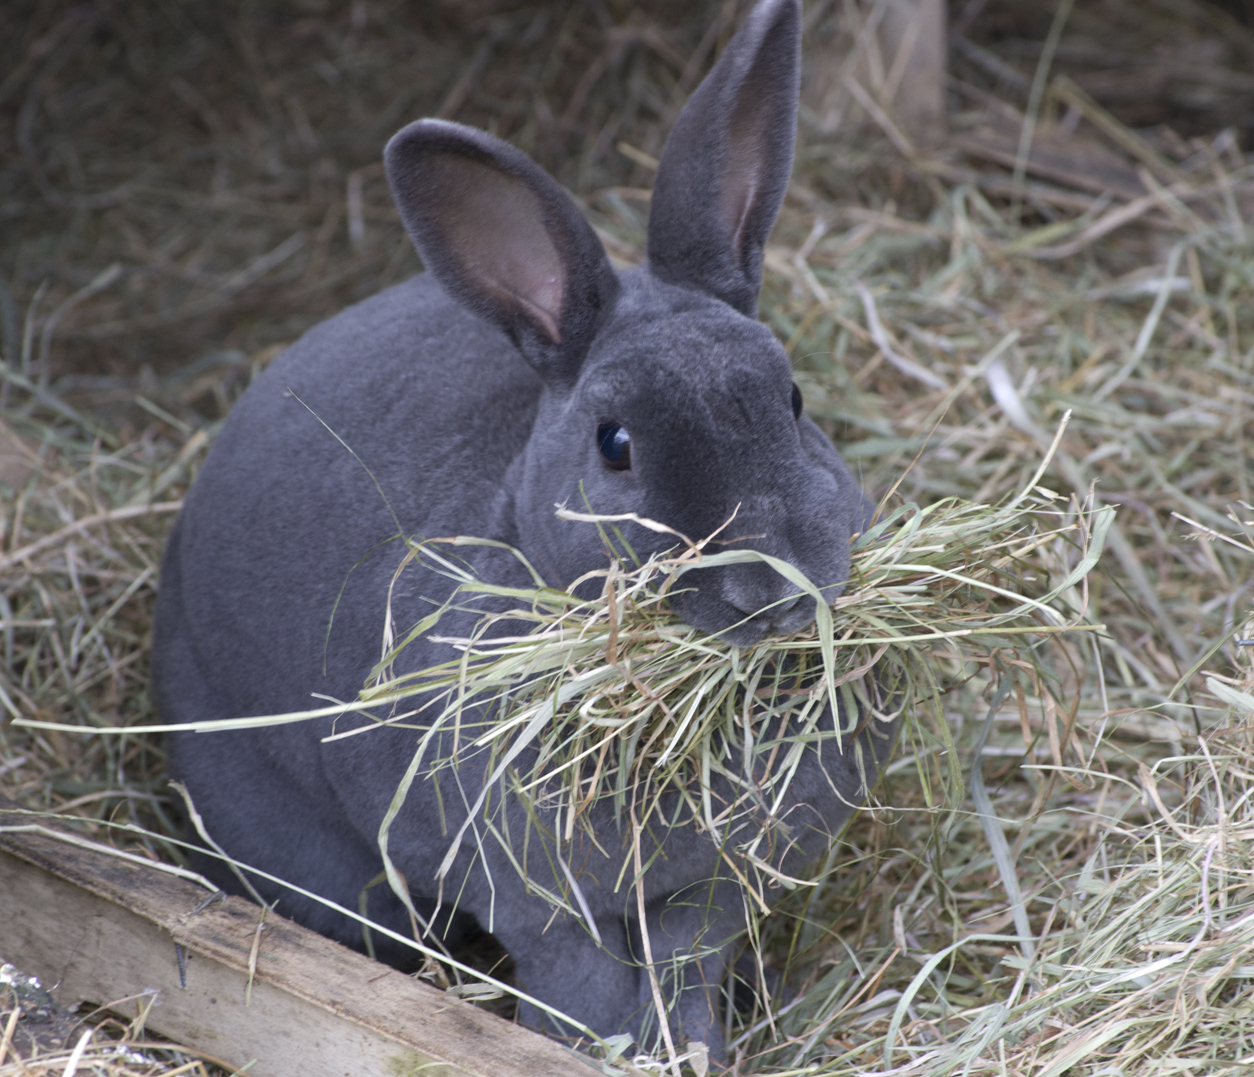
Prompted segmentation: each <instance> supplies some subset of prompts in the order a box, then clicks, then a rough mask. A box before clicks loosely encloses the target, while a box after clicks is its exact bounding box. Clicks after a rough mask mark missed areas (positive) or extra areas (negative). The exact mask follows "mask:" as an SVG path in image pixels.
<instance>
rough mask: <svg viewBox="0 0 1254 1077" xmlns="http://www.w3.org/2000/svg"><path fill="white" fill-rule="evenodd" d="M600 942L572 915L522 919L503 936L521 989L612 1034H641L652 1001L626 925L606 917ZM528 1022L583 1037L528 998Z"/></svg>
mask: <svg viewBox="0 0 1254 1077" xmlns="http://www.w3.org/2000/svg"><path fill="white" fill-rule="evenodd" d="M597 927H598V931H599V933H600V935H601V941H600V942H599V943H598V942H597V940H596V939H595V938H593V936H592V934H591V933H590V932H589V930H588V927H587V925H586V923H585V922H584V921H583V920H581V919H578V918H576V917H574V916H572V915H570V914H569V913H562V914H559V915H558V916H557V918H556V919H554V920H553V921H552V922H551V923H549V924H548V926H547V927H546V926H545V925H544V924H543V923H540V922H533V923H519V924H517V925H510V926H509V927H507V928H505V929H504V930H502V929H501V927H500V926H499V925H498V929H497V936H498V938H500V940H501V942H502V944H503V945H504V946H505V948H506V949H507V950H508V951H509V954H510V956H511V957H512V958H513V959H514V978H515V981H516V982H517V984H518V987H519V988H520V990H522V991H524V992H526V993H527V994H528V995H531V996H532V997H534V998H537V999H541V1000H543V1001H544V1002H546V1003H547V1004H548V1005H550V1006H552V1007H554V1008H555V1009H557V1010H560V1011H561V1012H562V1013H564V1014H566V1015H567V1016H568V1017H571V1018H572V1019H574V1020H575V1021H578V1022H580V1023H581V1024H583V1025H585V1026H586V1027H588V1028H590V1029H591V1030H592V1031H593V1032H595V1033H596V1034H597V1035H599V1036H601V1037H604V1038H608V1037H610V1036H615V1035H618V1034H620V1033H624V1032H625V1033H628V1034H629V1035H631V1036H633V1037H636V1036H637V1034H638V1031H639V1027H640V1021H641V1016H642V1014H641V1012H640V1011H641V1006H642V1005H643V1004H646V1003H647V1005H649V1006H650V1007H651V1006H652V1002H651V1001H650V1000H649V999H648V996H649V991H648V987H647V984H646V985H645V986H644V987H643V988H642V986H641V984H642V981H644V980H645V976H644V970H643V969H642V968H641V967H640V964H639V963H638V962H637V960H636V958H635V957H634V956H633V955H632V953H631V949H630V947H629V945H628V939H627V929H626V924H625V923H624V922H623V921H621V920H618V921H615V920H613V919H609V918H604V917H603V918H602V919H601V920H600V922H599V923H598V925H597ZM518 1019H519V1021H520V1022H521V1023H522V1024H524V1025H529V1026H530V1027H532V1028H537V1029H540V1030H541V1031H544V1032H547V1033H549V1034H550V1035H561V1036H570V1037H572V1038H578V1037H580V1036H581V1035H582V1033H580V1032H579V1031H578V1029H576V1028H574V1027H572V1026H570V1025H568V1024H566V1023H565V1022H563V1021H560V1020H559V1019H558V1018H556V1017H555V1016H553V1015H552V1014H550V1013H548V1012H546V1011H544V1010H541V1009H540V1008H539V1007H537V1006H535V1005H534V1004H532V1003H530V1002H527V1001H525V1000H523V1001H521V1002H520V1004H519V1007H518Z"/></svg>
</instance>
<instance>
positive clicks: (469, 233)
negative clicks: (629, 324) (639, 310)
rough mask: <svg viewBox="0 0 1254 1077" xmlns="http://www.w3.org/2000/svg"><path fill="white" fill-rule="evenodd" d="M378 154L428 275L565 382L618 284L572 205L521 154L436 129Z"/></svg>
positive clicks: (408, 134) (402, 136) (464, 132)
mask: <svg viewBox="0 0 1254 1077" xmlns="http://www.w3.org/2000/svg"><path fill="white" fill-rule="evenodd" d="M383 156H384V161H385V163H386V165H387V175H388V183H389V184H390V185H391V188H392V197H393V198H394V199H395V200H396V205H397V208H398V209H399V210H400V213H401V220H402V221H404V223H405V228H406V229H407V230H408V232H409V235H410V237H411V238H412V239H413V241H414V246H416V247H417V248H418V253H419V254H420V255H422V260H423V262H424V264H425V265H426V267H427V268H428V269H429V270H430V271H431V272H432V273H434V274H435V276H436V277H437V278H438V279H439V281H440V283H441V284H443V285H444V287H445V288H446V289H447V290H448V292H449V293H450V294H451V295H452V296H453V297H454V298H455V299H457V300H458V301H459V302H460V303H461V304H462V305H463V306H465V307H467V308H468V309H470V310H471V311H473V312H474V313H475V314H478V315H480V316H481V317H483V318H486V319H487V320H489V321H491V322H493V323H494V324H496V325H497V326H499V327H500V328H501V329H503V330H505V332H506V333H508V334H509V335H510V336H511V337H512V338H513V340H514V341H515V343H517V344H518V346H519V348H520V349H521V350H522V352H523V354H524V355H525V356H526V358H527V359H528V361H530V362H531V363H532V364H533V365H534V366H535V367H536V368H537V369H538V370H539V371H540V373H541V374H542V375H544V376H545V377H546V378H555V379H556V380H558V381H561V382H570V381H573V380H574V378H575V377H576V376H577V375H578V371H579V364H580V363H581V362H582V360H583V356H584V353H585V352H586V351H587V348H588V345H589V344H590V343H591V340H592V337H593V335H594V334H595V333H596V331H597V328H598V327H599V326H600V325H601V322H602V320H603V319H604V317H605V315H606V314H607V313H608V311H609V310H610V308H612V306H613V304H614V299H615V297H616V296H617V294H618V278H617V277H616V276H615V274H614V270H613V269H612V268H611V267H610V263H609V260H608V259H607V258H606V256H605V249H604V248H603V247H602V246H601V242H600V240H598V239H597V236H596V233H595V232H593V231H592V228H591V227H590V226H589V225H588V222H587V221H585V220H584V219H583V217H582V216H581V215H580V213H579V210H578V208H577V207H576V206H575V203H574V202H573V201H572V200H571V198H570V196H569V195H568V194H567V193H566V192H565V191H563V190H562V188H561V187H559V186H558V184H557V183H556V182H555V181H554V180H553V179H552V178H551V177H550V176H549V175H548V174H547V173H545V172H544V171H543V170H542V169H541V168H540V167H539V166H538V165H536V164H535V162H533V161H532V160H531V159H530V158H529V157H528V156H527V155H526V154H525V153H523V152H521V151H520V150H517V149H515V148H514V147H513V146H510V145H509V144H508V143H505V142H502V141H501V140H500V139H499V138H494V137H493V136H492V135H489V134H486V133H485V132H483V131H476V130H474V129H472V128H469V127H462V126H461V125H460V124H455V123H447V122H445V121H443V120H419V121H418V122H417V123H411V124H410V125H409V126H408V127H406V128H404V129H403V130H401V131H399V132H398V133H397V134H396V135H394V136H393V138H392V140H391V141H390V142H389V143H388V145H387V149H386V150H385V151H384V154H383Z"/></svg>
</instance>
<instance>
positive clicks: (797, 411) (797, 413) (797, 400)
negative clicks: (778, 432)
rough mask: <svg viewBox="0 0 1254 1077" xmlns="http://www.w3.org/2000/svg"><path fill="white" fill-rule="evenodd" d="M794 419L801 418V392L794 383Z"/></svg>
mask: <svg viewBox="0 0 1254 1077" xmlns="http://www.w3.org/2000/svg"><path fill="white" fill-rule="evenodd" d="M792 417H793V418H794V419H800V418H801V390H800V389H798V388H797V383H796V382H793V383H792Z"/></svg>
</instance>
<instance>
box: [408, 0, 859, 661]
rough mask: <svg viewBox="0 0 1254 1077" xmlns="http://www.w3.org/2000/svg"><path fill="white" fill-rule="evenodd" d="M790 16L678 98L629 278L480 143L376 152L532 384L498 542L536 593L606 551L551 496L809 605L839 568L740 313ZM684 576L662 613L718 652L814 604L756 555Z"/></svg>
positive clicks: (819, 455) (770, 205)
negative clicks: (704, 556) (685, 547)
mask: <svg viewBox="0 0 1254 1077" xmlns="http://www.w3.org/2000/svg"><path fill="white" fill-rule="evenodd" d="M800 12H801V6H800V4H799V3H798V2H797V0H764V2H763V3H761V4H759V6H758V7H757V8H756V9H755V10H754V11H753V12H752V14H751V15H750V16H749V18H748V20H747V22H746V24H745V25H744V26H743V27H742V28H741V30H740V31H739V33H738V34H737V35H736V36H735V37H734V38H733V40H732V41H731V43H730V44H729V45H728V47H727V48H726V50H725V51H724V53H723V55H722V56H721V57H720V59H719V61H718V63H717V64H716V65H715V67H714V69H713V71H712V72H711V73H710V75H709V76H708V77H707V78H706V80H705V81H704V82H703V83H702V85H701V86H700V87H699V89H698V90H697V91H696V93H694V94H693V96H692V98H691V100H690V101H689V102H688V104H687V106H686V107H685V108H684V110H683V112H682V113H681V115H680V117H679V119H678V121H677V123H676V125H675V127H674V129H673V131H672V133H671V135H670V138H669V140H668V141H667V143H666V147H665V150H664V152H663V154H662V157H661V161H660V164H659V167H658V172H657V178H656V183H655V186H654V190H653V196H652V204H651V208H650V219H649V232H648V261H647V264H646V265H645V266H643V267H640V268H637V269H633V270H630V271H627V272H624V273H621V274H618V273H616V272H615V271H614V269H613V268H612V267H611V266H610V264H609V261H608V259H607V257H606V254H605V251H604V249H603V247H602V245H601V243H600V241H599V239H598V238H597V236H596V233H595V232H594V231H593V229H592V228H591V227H590V226H589V225H588V223H587V222H586V221H585V220H584V218H583V217H582V216H581V214H580V212H579V210H578V208H577V207H576V205H575V203H574V201H573V200H572V199H571V198H570V196H569V195H567V194H566V192H565V191H563V190H562V189H561V187H559V186H558V184H557V183H556V182H555V181H554V180H552V179H551V178H550V177H549V176H548V175H547V174H546V173H544V172H543V171H542V170H541V169H540V168H539V167H537V166H536V165H535V164H534V163H533V162H532V161H531V160H530V159H529V158H528V157H527V156H526V155H525V154H523V153H521V152H520V151H518V150H517V149H514V148H513V147H511V146H509V145H507V144H506V143H504V142H502V141H500V140H499V139H496V138H494V137H492V136H490V135H487V134H485V133H483V132H480V131H475V130H472V129H470V128H466V127H462V126H459V125H457V124H453V123H447V122H442V121H438V120H422V121H419V122H417V123H414V124H411V125H410V126H408V127H406V128H405V129H404V130H402V131H401V132H399V133H398V134H397V135H396V136H395V137H394V138H393V139H392V141H391V142H390V143H389V144H388V147H387V150H386V154H385V159H386V163H387V173H388V179H389V182H390V183H391V186H392V190H393V193H394V196H395V199H396V203H397V205H398V207H399V208H400V212H401V216H402V219H403V220H404V223H405V226H406V228H407V229H408V231H409V233H410V235H411V236H412V237H413V240H414V243H415V245H416V246H417V248H418V250H419V252H420V254H421V255H422V258H423V260H424V262H425V263H426V265H427V267H428V268H429V269H430V270H431V271H432V272H433V273H434V274H435V275H436V277H437V278H438V279H439V280H440V281H441V283H442V284H443V286H444V287H445V289H446V290H447V291H448V292H449V293H450V294H452V295H453V296H454V297H455V298H456V299H457V300H458V301H460V302H461V303H462V304H463V305H465V306H466V307H468V308H469V309H470V310H472V311H474V312H475V313H477V314H479V315H480V316H482V317H483V318H485V319H487V320H489V321H490V322H492V323H494V324H495V325H496V326H498V327H499V328H500V329H501V330H502V331H503V332H504V333H505V334H507V335H508V336H509V338H510V339H511V340H512V341H513V342H514V344H515V345H516V346H517V348H518V350H519V351H520V352H521V354H522V356H523V357H524V358H525V360H526V361H527V362H528V363H530V364H531V365H532V366H533V367H534V369H535V370H536V371H537V372H538V374H539V375H540V378H541V379H542V382H543V386H544V389H543V392H542V394H541V397H540V402H539V404H538V410H537V412H536V416H535V422H534V428H533V430H532V433H531V436H530V439H529V441H528V443H527V445H526V448H525V450H524V451H523V452H522V453H521V454H520V455H519V456H518V457H517V458H516V459H514V460H513V461H511V462H510V464H509V472H508V488H509V492H510V496H511V497H512V499H513V504H512V506H510V508H509V513H508V514H509V516H510V517H511V518H510V520H509V527H510V528H511V529H512V530H513V532H514V533H513V534H512V535H511V536H510V537H511V538H512V540H513V541H514V542H515V544H516V545H518V546H519V548H520V549H522V551H523V552H524V553H525V554H526V555H527V556H528V557H530V558H531V559H532V561H533V563H534V564H535V565H536V567H537V568H538V569H540V571H541V572H543V573H544V574H545V576H546V577H547V578H549V579H550V581H551V582H553V583H556V584H559V585H562V586H566V585H569V584H570V583H571V582H572V581H573V580H575V579H577V578H578V577H580V576H581V575H583V574H584V573H587V572H589V571H592V570H595V569H597V568H603V567H604V565H605V560H606V554H605V550H604V547H603V546H602V543H601V540H600V537H599V536H598V534H597V532H596V530H595V529H593V528H591V527H589V526H588V525H586V524H579V523H570V522H563V521H562V520H560V519H558V518H557V517H556V516H555V514H554V507H555V506H556V505H560V504H566V505H569V506H570V507H571V508H573V509H576V510H578V511H585V510H587V509H591V510H592V511H594V512H597V513H602V514H620V513H635V514H637V515H639V516H642V517H647V518H650V519H652V520H656V521H659V522H661V523H664V524H666V525H667V526H669V527H671V528H674V529H675V530H676V531H678V532H681V533H682V534H684V535H686V536H688V537H689V538H690V539H692V540H699V539H702V538H705V537H707V536H709V535H711V534H713V533H714V532H716V531H718V532H719V533H718V535H717V539H716V540H715V541H714V542H712V543H711V544H710V546H709V547H707V548H708V549H709V550H711V551H719V550H738V549H752V550H758V551H760V552H762V553H765V554H769V555H772V556H774V557H777V558H780V559H782V560H784V561H788V562H790V563H792V564H793V565H795V566H797V567H798V568H799V569H800V570H801V571H802V572H803V573H805V575H806V576H807V577H808V578H809V579H810V580H811V581H812V582H813V583H814V584H815V585H816V586H818V587H821V588H824V589H825V590H824V594H825V596H826V597H827V598H828V600H829V601H830V599H831V598H833V597H835V594H836V593H837V592H838V590H839V588H840V586H841V584H843V582H844V580H845V578H846V576H847V574H848V564H849V539H850V535H851V533H852V532H853V531H854V529H855V528H856V527H857V526H859V521H860V519H861V518H862V516H863V515H864V512H865V509H864V499H863V496H862V494H861V493H860V491H859V490H858V488H857V485H856V483H855V482H854V480H853V478H852V476H851V475H850V474H849V472H848V470H847V468H846V467H845V466H844V464H843V463H842V462H841V460H840V458H839V457H838V456H837V454H836V452H835V450H834V449H833V448H832V446H831V444H830V442H829V441H828V440H827V438H826V437H825V436H824V435H823V434H822V433H821V432H820V431H819V430H818V428H817V427H816V426H814V424H813V423H811V422H810V421H809V420H808V419H807V418H806V417H805V416H804V414H803V411H802V408H801V398H800V394H799V393H798V391H797V389H796V387H795V386H794V384H793V381H792V375H791V372H790V366H789V362H788V357H787V356H786V355H785V353H784V350H783V348H782V347H781V346H780V344H779V343H778V341H777V340H776V339H775V338H774V336H773V335H772V334H771V332H770V331H769V330H768V329H767V328H766V327H765V326H763V325H762V324H761V323H760V322H758V321H757V318H756V314H757V304H758V293H759V291H760V288H761V281H762V260H763V248H764V245H765V243H766V239H767V237H768V235H769V234H770V231H771V228H772V226H773V225H774V223H775V218H776V216H777V214H778V212H779V208H780V205H781V203H782V201H783V198H784V192H785V189H786V188H787V185H788V179H789V175H790V173H791V169H792V158H793V144H794V135H795V128H796V112H797V98H798V80H799V74H798V72H799V42H800ZM467 375H468V376H473V374H472V373H471V372H470V371H467ZM720 528H721V530H720ZM623 535H624V537H625V538H626V539H627V541H628V542H629V543H630V545H631V546H632V549H633V550H634V552H635V554H636V555H638V556H640V557H644V556H647V555H649V554H651V553H654V552H658V551H660V550H663V549H665V548H668V547H671V546H673V545H674V544H675V539H674V537H673V536H666V535H660V534H657V533H655V532H652V531H649V530H646V529H644V528H643V527H640V526H637V525H631V526H626V527H624V529H623ZM684 583H685V589H684V590H682V591H681V592H679V593H677V594H676V596H675V598H674V606H675V608H676V611H677V612H678V613H679V614H680V616H682V617H683V618H684V619H685V620H686V621H688V622H689V623H691V624H693V625H694V626H696V627H698V628H701V629H704V630H707V631H711V632H722V633H724V634H725V636H726V637H727V638H728V639H730V640H732V641H733V642H736V643H741V644H744V643H749V642H752V641H754V640H756V639H758V638H760V637H761V636H762V635H764V634H765V633H767V632H788V631H793V630H796V629H798V628H801V627H803V626H804V625H805V624H806V623H808V622H809V621H810V620H811V619H812V618H813V616H814V599H813V598H812V597H808V596H805V595H803V594H800V593H799V592H798V589H797V587H796V586H795V585H794V584H792V583H790V582H788V581H787V580H786V579H785V578H784V577H783V576H781V575H779V574H778V573H776V572H775V571H774V570H773V569H772V568H770V567H769V566H768V565H766V564H765V563H763V562H761V561H757V562H749V563H737V564H726V565H720V566H718V567H709V568H699V569H696V570H694V571H693V572H691V573H689V574H688V575H687V576H686V577H685V579H684Z"/></svg>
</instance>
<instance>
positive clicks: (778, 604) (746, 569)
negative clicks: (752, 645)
mask: <svg viewBox="0 0 1254 1077" xmlns="http://www.w3.org/2000/svg"><path fill="white" fill-rule="evenodd" d="M737 569H738V570H739V571H737ZM804 597H805V596H804V595H803V594H801V593H800V592H799V591H798V590H797V587H796V585H795V584H793V583H792V582H791V581H790V580H787V579H785V578H784V577H783V576H781V575H779V573H777V572H776V571H775V570H774V569H772V568H771V567H770V566H769V565H738V566H736V567H735V568H734V569H733V570H732V571H731V572H729V573H728V574H727V577H726V580H725V581H724V585H723V598H724V600H725V601H726V602H727V603H728V604H730V605H731V606H734V607H735V608H736V609H737V610H739V611H740V612H741V613H743V614H744V615H745V616H746V617H752V616H754V615H755V614H758V613H765V615H766V617H767V619H768V620H770V621H771V622H772V623H774V624H779V623H781V622H782V621H783V620H784V619H785V617H786V615H787V614H788V613H789V612H791V611H792V610H794V609H795V608H796V607H797V605H798V604H799V603H800V602H801V600H802V599H803V598H804ZM767 607H770V608H769V609H768V608H767Z"/></svg>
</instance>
